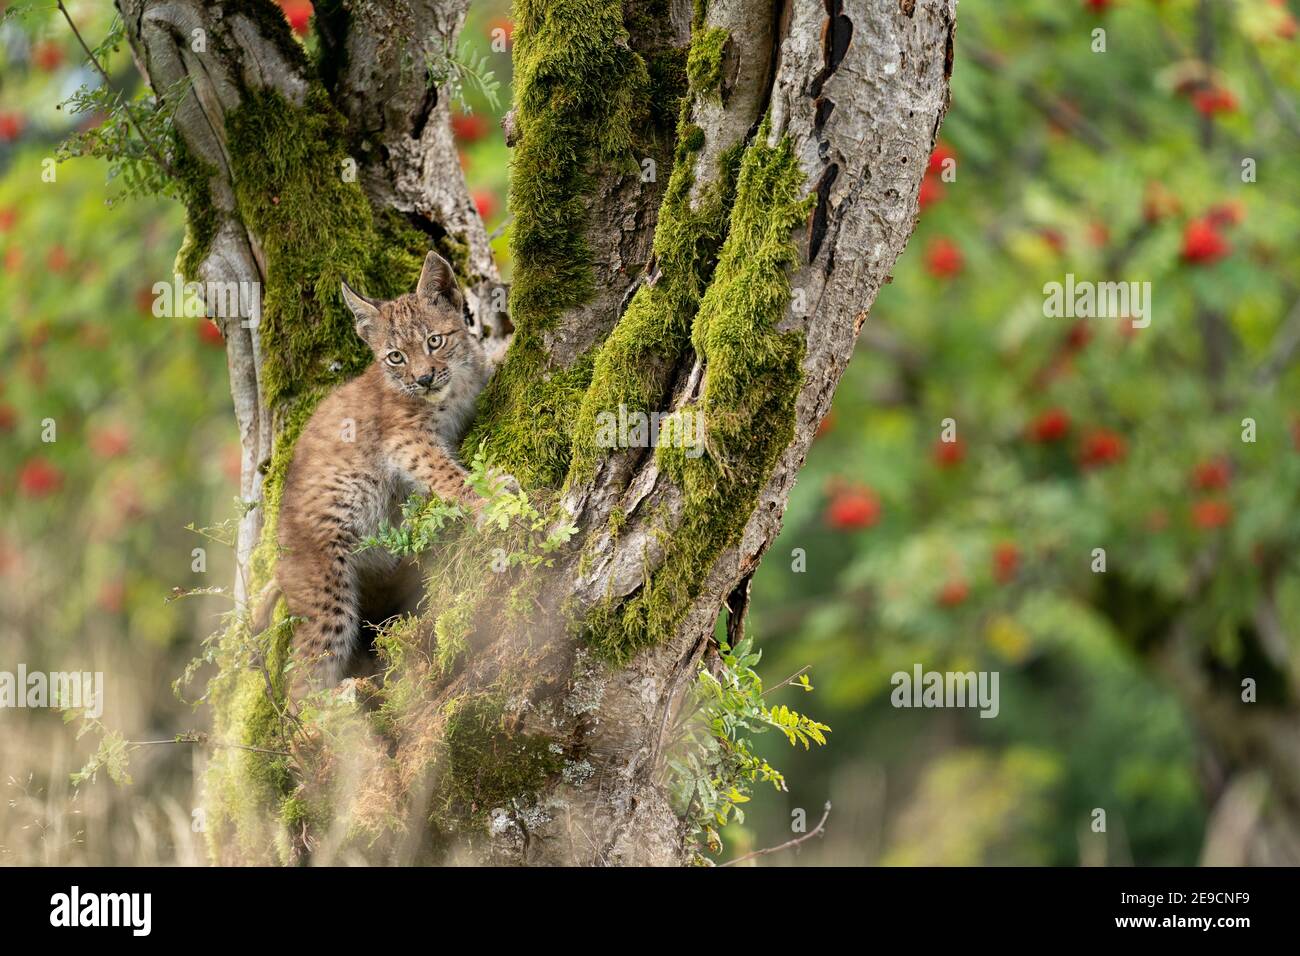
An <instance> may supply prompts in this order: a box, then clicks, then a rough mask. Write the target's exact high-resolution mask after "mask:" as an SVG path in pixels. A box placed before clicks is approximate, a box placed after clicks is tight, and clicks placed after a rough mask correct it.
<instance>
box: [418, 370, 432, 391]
mask: <svg viewBox="0 0 1300 956" xmlns="http://www.w3.org/2000/svg"><path fill="white" fill-rule="evenodd" d="M415 384H416V385H423V386H424V387H425V388H428V387H429V386H430V385H432V384H433V373H432V372H427V373H426V374H424V375H421V376H420V377H419V378H417V379H416V380H415Z"/></svg>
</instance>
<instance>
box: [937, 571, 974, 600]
mask: <svg viewBox="0 0 1300 956" xmlns="http://www.w3.org/2000/svg"><path fill="white" fill-rule="evenodd" d="M969 596H970V585H969V584H967V583H966V582H965V581H964V580H963V579H962V578H952V579H951V580H949V581H948V582H947V583H946V584H944V586H943V587H942V588H941V589H940V591H939V603H940V604H942V605H943V606H944V607H956V606H957V605H958V604H961V603H962V602H963V601H965V600H966V598H967V597H969Z"/></svg>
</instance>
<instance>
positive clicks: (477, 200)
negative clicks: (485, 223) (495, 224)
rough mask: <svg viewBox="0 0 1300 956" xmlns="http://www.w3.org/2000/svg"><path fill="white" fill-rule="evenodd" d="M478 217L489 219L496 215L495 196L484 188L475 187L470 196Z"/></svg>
mask: <svg viewBox="0 0 1300 956" xmlns="http://www.w3.org/2000/svg"><path fill="white" fill-rule="evenodd" d="M471 198H472V199H473V200H474V208H475V209H477V210H478V214H479V218H480V219H491V218H492V217H493V216H495V215H496V211H497V197H496V196H495V195H493V194H492V193H491V192H490V191H488V190H486V189H476V190H474V194H473V196H472V197H471Z"/></svg>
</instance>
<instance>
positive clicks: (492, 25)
mask: <svg viewBox="0 0 1300 956" xmlns="http://www.w3.org/2000/svg"><path fill="white" fill-rule="evenodd" d="M498 30H500V31H501V32H502V33H503V34H504V35H505V38H506V43H509V42H510V40H511V39H512V38H513V37H514V35H515V21H513V20H511V19H510V18H509V17H493V18H492V19H491V20H489V21H488V39H489V40H492V39H495V36H494V35H495V34H496V32H497V31H498Z"/></svg>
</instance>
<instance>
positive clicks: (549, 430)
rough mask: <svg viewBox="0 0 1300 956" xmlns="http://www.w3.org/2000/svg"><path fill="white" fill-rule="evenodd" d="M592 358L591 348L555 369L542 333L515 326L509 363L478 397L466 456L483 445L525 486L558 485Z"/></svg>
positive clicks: (463, 452) (463, 446)
mask: <svg viewBox="0 0 1300 956" xmlns="http://www.w3.org/2000/svg"><path fill="white" fill-rule="evenodd" d="M511 318H512V320H513V314H512V317H511ZM592 359H593V352H592V351H588V352H587V353H585V354H584V355H582V356H579V358H578V359H577V360H576V361H575V362H574V363H573V364H572V365H571V366H569V367H568V368H565V369H555V368H553V367H552V366H551V363H550V362H549V361H548V360H547V358H546V355H545V352H544V351H543V348H542V344H541V337H540V333H538V332H537V330H536V329H533V328H530V327H528V326H525V327H523V328H519V327H518V326H516V328H515V338H514V341H513V342H511V343H510V349H509V351H508V352H507V354H506V361H505V363H504V364H503V365H502V366H501V367H500V368H499V369H497V371H496V373H495V374H494V375H493V376H492V378H491V380H490V381H489V382H488V387H487V388H486V389H484V390H483V395H482V396H481V398H480V399H479V409H478V417H477V420H476V423H475V425H474V427H473V428H472V429H471V430H470V432H469V434H468V435H467V436H466V438H465V441H464V442H462V444H461V457H462V459H469V458H471V457H473V455H474V453H475V452H476V451H477V450H478V448H479V446H480V445H482V446H483V448H484V450H485V451H486V452H487V454H488V457H489V458H490V459H491V460H492V462H493V463H494V464H496V465H497V466H498V467H501V468H504V469H505V470H506V471H508V472H509V473H510V474H512V475H514V476H515V478H516V479H518V481H519V482H520V484H521V485H522V486H523V487H524V488H526V489H537V488H546V487H555V486H556V485H558V484H559V483H560V482H561V481H562V480H563V479H564V475H565V472H566V471H567V470H568V467H569V454H570V446H571V444H572V430H573V422H574V418H575V416H576V414H577V409H578V406H579V404H580V403H581V402H582V396H583V394H584V393H585V392H586V390H587V386H588V385H589V384H590V382H591V363H592Z"/></svg>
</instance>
